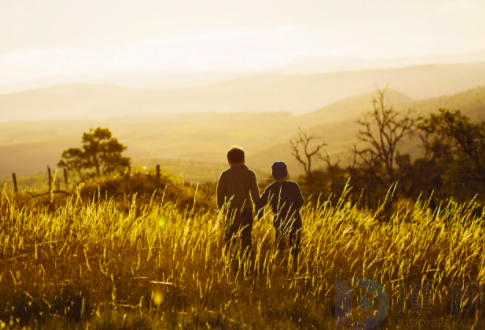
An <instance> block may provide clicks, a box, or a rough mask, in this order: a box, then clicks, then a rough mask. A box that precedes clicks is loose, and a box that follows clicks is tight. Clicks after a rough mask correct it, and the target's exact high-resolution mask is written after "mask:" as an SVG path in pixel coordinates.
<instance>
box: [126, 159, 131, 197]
mask: <svg viewBox="0 0 485 330" xmlns="http://www.w3.org/2000/svg"><path fill="white" fill-rule="evenodd" d="M130 172H131V166H128V171H127V172H126V174H125V193H126V194H128V191H129V185H130Z"/></svg>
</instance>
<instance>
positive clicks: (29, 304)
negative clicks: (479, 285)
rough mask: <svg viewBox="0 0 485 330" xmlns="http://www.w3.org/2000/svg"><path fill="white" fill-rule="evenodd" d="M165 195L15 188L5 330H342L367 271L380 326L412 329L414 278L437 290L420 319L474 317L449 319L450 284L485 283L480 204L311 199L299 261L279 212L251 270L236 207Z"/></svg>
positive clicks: (264, 228) (8, 204)
mask: <svg viewBox="0 0 485 330" xmlns="http://www.w3.org/2000/svg"><path fill="white" fill-rule="evenodd" d="M156 195H157V194H155V195H154V196H155V197H153V198H151V199H150V200H144V201H143V203H142V204H139V201H138V200H137V197H136V195H133V196H130V197H125V198H124V199H122V200H119V199H117V200H115V199H112V198H110V197H109V196H107V195H104V196H103V195H101V194H99V195H98V196H97V198H93V199H91V200H85V199H83V198H81V196H80V195H75V196H72V197H69V198H68V199H67V200H65V202H63V203H62V204H60V205H55V207H46V206H45V205H43V204H42V203H38V204H35V205H27V204H25V203H24V202H22V203H20V202H18V200H17V198H16V197H15V196H14V195H12V194H9V193H8V192H7V191H5V190H4V191H3V192H2V195H1V199H0V224H1V231H0V247H1V250H0V288H1V291H0V294H1V299H0V320H1V321H0V322H1V323H0V327H2V326H7V327H12V328H15V327H23V326H27V327H33V328H34V327H40V326H42V327H50V328H59V327H64V328H76V329H77V328H79V329H81V328H82V329H86V328H89V329H93V328H94V329H120V328H125V329H145V328H206V329H209V328H211V329H213V328H220V329H265V328H272V329H295V328H299V329H300V328H304V329H327V328H328V329H330V328H334V327H335V320H334V312H333V306H334V283H335V279H336V278H339V279H346V278H353V277H358V278H363V277H364V278H369V279H372V280H375V281H376V282H378V283H381V284H382V285H383V286H384V288H385V289H386V291H387V293H388V295H389V297H390V301H391V307H390V312H389V315H388V316H387V318H386V321H385V322H384V323H383V324H382V325H381V327H383V328H396V327H399V326H400V327H401V328H403V327H404V328H405V326H403V325H402V322H401V321H402V320H403V319H407V318H409V317H410V314H404V313H401V312H400V311H398V305H399V301H400V299H402V298H403V297H401V296H400V295H399V288H398V286H399V285H400V284H402V283H403V282H418V283H423V282H425V281H426V282H429V283H430V284H431V286H432V290H431V292H432V294H431V300H432V305H433V310H432V313H428V314H422V315H421V314H419V315H418V316H419V317H420V318H426V319H431V318H438V317H439V318H444V319H450V318H452V317H458V318H463V317H465V316H466V315H465V314H459V315H452V314H450V303H449V301H450V294H451V293H450V284H451V283H453V282H460V283H466V282H483V281H484V277H485V256H484V253H483V247H484V243H485V242H484V232H483V231H484V229H483V225H482V221H483V218H481V217H477V216H475V215H474V214H473V212H472V210H473V207H472V206H473V202H470V203H468V204H457V203H454V202H452V201H451V202H449V203H448V204H446V205H442V208H440V209H439V210H437V211H435V212H434V213H433V212H431V210H430V209H429V208H428V205H427V202H426V201H421V200H418V201H416V202H415V203H412V204H409V205H401V206H400V207H399V208H398V209H397V210H396V211H395V212H394V213H393V214H392V215H390V217H388V219H387V221H381V220H378V218H379V214H378V213H376V212H374V211H371V210H368V209H362V208H358V207H357V206H356V204H354V203H352V201H351V200H349V198H347V197H346V194H344V195H343V196H342V198H341V199H340V200H339V201H338V203H337V204H336V205H332V204H331V203H330V202H321V203H318V204H317V205H316V206H313V207H312V206H309V205H308V206H306V207H305V208H304V209H303V210H302V216H303V235H302V247H301V252H300V258H299V259H300V260H299V266H298V269H297V270H293V269H292V267H289V265H291V264H292V260H290V259H291V257H290V255H289V253H288V254H287V255H285V256H279V255H278V254H277V252H276V250H275V249H274V229H273V227H272V222H271V215H270V214H266V215H265V216H264V218H263V219H262V220H261V221H260V222H255V225H254V229H253V248H254V251H255V256H256V258H255V259H256V261H255V269H254V271H253V272H249V273H247V272H245V271H244V267H245V266H247V264H245V263H244V260H238V259H236V261H231V259H230V258H229V257H228V255H229V254H228V253H225V251H224V250H225V248H224V243H223V233H224V215H223V214H221V213H217V212H215V211H214V210H206V209H205V208H200V209H199V208H198V203H200V202H203V201H197V200H196V199H194V201H193V204H192V205H187V206H186V207H184V208H180V207H179V206H178V205H177V203H175V202H173V201H167V200H165V199H164V198H163V192H162V193H158V195H160V197H159V198H157V197H156ZM46 198H47V199H49V198H50V197H46ZM473 299H477V297H475V298H473ZM463 303H464V304H465V303H466V301H464V302H463ZM412 317H417V316H416V315H413V316H412ZM480 317H483V316H480V315H479V314H473V315H472V316H471V320H472V322H471V323H470V322H468V323H466V327H468V326H470V325H477V324H479V321H480V319H479V318H480Z"/></svg>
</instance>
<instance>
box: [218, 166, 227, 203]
mask: <svg viewBox="0 0 485 330" xmlns="http://www.w3.org/2000/svg"><path fill="white" fill-rule="evenodd" d="M216 191H217V192H216V195H217V196H216V197H217V208H218V209H220V208H222V207H223V206H224V203H225V199H226V180H225V178H224V173H222V174H221V176H220V177H219V182H217V189H216Z"/></svg>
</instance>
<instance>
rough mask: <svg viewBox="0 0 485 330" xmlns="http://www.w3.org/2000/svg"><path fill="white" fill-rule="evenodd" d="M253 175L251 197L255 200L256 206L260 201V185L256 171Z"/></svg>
mask: <svg viewBox="0 0 485 330" xmlns="http://www.w3.org/2000/svg"><path fill="white" fill-rule="evenodd" d="M253 175H254V177H253V179H252V180H251V187H250V193H251V198H252V200H253V203H254V205H255V206H256V205H257V204H258V203H259V187H258V180H257V179H256V173H254V172H253ZM256 207H257V206H256Z"/></svg>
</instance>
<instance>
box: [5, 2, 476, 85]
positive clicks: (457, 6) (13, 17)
mask: <svg viewBox="0 0 485 330" xmlns="http://www.w3.org/2000/svg"><path fill="white" fill-rule="evenodd" d="M59 13H61V14H59ZM484 16H485V5H484V3H483V1H481V0H451V1H443V0H436V1H435V0H431V1H430V0H426V1H416V0H413V1H402V2H396V1H392V2H390V1H383V0H372V1H308V0H307V1H298V2H296V1H294V2H290V1H288V2H281V1H265V2H261V1H232V0H231V1H211V2H201V1H196V0H194V1H186V0H184V1H176V2H174V1H149V0H142V1H137V2H130V1H123V2H120V1H111V0H108V1H97V0H96V1H95V0H87V1H77V2H66V1H62V0H49V1H42V2H40V1H2V2H1V3H0V22H1V23H0V24H1V27H2V28H1V29H0V70H1V72H2V75H1V77H0V91H3V92H6V91H15V90H20V89H24V88H32V87H39V86H45V85H48V84H54V83H56V84H57V83H66V82H79V81H82V82H101V81H102V82H110V83H119V84H123V85H127V86H132V87H140V86H143V87H166V88H168V87H170V86H172V87H173V86H182V85H191V84H194V83H201V82H211V81H216V80H220V79H221V78H227V77H232V76H236V75H240V74H252V73H263V72H268V71H271V72H282V73H308V72H309V70H310V67H311V68H312V70H313V71H312V72H315V70H316V72H318V71H343V70H347V69H352V70H355V69H369V68H380V67H384V66H383V65H382V64H379V63H376V62H375V61H372V60H376V59H394V61H393V62H392V63H393V64H394V66H396V65H415V64H423V63H432V62H436V61H438V62H442V63H445V62H446V63H453V62H470V61H478V60H483V59H485V54H484V53H483V52H485V46H484V44H483V33H482V31H485V20H483V17H484ZM175 18H176V19H175ZM476 52H482V53H481V54H473V53H476ZM409 57H412V58H409ZM399 59H401V60H402V62H401V63H400V62H399ZM155 74H157V75H158V76H157V77H154V75H155Z"/></svg>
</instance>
